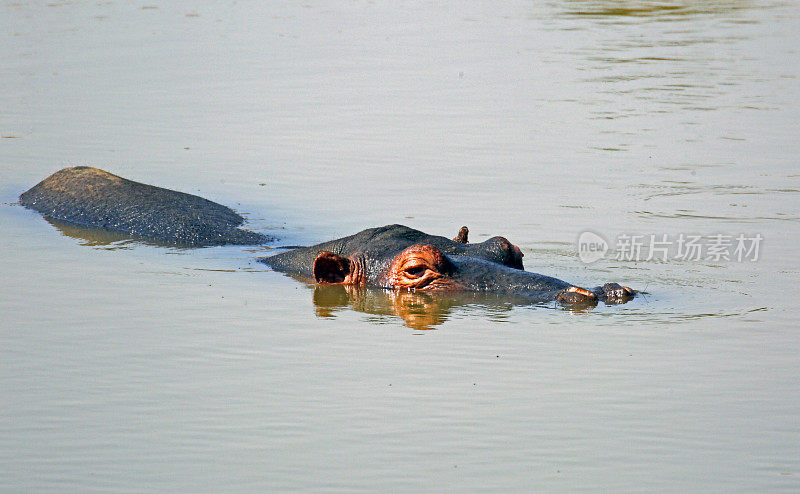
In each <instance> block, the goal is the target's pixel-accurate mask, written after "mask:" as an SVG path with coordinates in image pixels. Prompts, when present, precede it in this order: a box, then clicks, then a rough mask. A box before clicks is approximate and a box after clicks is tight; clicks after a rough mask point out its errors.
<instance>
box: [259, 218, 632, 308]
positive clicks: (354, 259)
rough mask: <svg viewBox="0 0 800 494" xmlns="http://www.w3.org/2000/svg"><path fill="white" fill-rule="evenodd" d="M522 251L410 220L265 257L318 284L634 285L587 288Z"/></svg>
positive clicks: (617, 289)
mask: <svg viewBox="0 0 800 494" xmlns="http://www.w3.org/2000/svg"><path fill="white" fill-rule="evenodd" d="M522 257H523V255H522V252H521V251H520V249H519V248H518V247H517V246H515V245H513V244H512V243H511V242H509V241H508V240H506V239H505V238H503V237H493V238H490V239H489V240H487V241H485V242H481V243H478V244H470V243H467V238H466V232H465V229H462V231H461V232H459V235H458V237H457V238H456V239H455V240H450V239H447V238H445V237H440V236H436V235H428V234H426V233H423V232H421V231H419V230H414V229H413V228H409V227H407V226H403V225H387V226H383V227H379V228H370V229H368V230H364V231H362V232H359V233H356V234H355V235H351V236H348V237H344V238H340V239H338V240H332V241H330V242H325V243H322V244H318V245H315V246H312V247H302V248H298V249H295V250H292V251H289V252H284V253H282V254H278V255H275V256H272V257H267V258H264V259H260V261H261V262H263V263H265V264H267V265H268V266H270V267H272V268H273V269H275V270H277V271H283V272H288V273H294V274H298V275H301V276H305V277H308V278H310V279H313V280H314V282H316V283H319V284H343V285H354V286H372V287H378V288H388V289H391V290H396V291H415V292H417V291H424V292H431V293H443V292H447V293H456V292H488V293H504V294H513V295H515V296H518V297H523V298H525V299H526V300H528V301H530V302H543V301H552V300H558V301H560V302H564V303H571V304H594V303H597V301H598V300H602V301H604V302H606V303H609V304H617V303H624V302H627V301H628V300H630V299H631V298H633V296H634V291H633V290H631V289H630V288H627V287H623V286H620V285H618V284H616V283H607V284H605V285H603V286H599V287H596V288H594V289H593V290H587V289H585V288H580V287H577V286H574V285H572V284H570V283H567V282H565V281H562V280H559V279H556V278H552V277H550V276H545V275H541V274H537V273H532V272H529V271H524V270H523V269H522Z"/></svg>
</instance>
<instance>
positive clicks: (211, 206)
mask: <svg viewBox="0 0 800 494" xmlns="http://www.w3.org/2000/svg"><path fill="white" fill-rule="evenodd" d="M20 204H22V205H23V206H25V207H28V208H31V209H34V210H36V211H38V212H40V213H42V214H43V215H44V216H45V217H48V218H53V219H56V220H60V221H66V222H70V223H75V224H77V225H81V226H84V227H92V228H103V229H107V230H111V231H116V232H121V233H125V234H129V235H131V236H133V237H136V238H142V239H149V240H156V241H159V242H162V243H167V244H173V245H182V246H192V247H202V246H210V245H224V244H237V245H258V244H264V243H266V242H269V241H271V240H274V239H273V238H272V237H269V236H267V235H263V234H260V233H254V232H250V231H247V230H243V229H241V228H239V226H240V225H242V223H243V222H244V219H243V218H242V217H241V216H240V215H238V214H237V213H235V212H234V211H233V210H231V209H230V208H228V207H226V206H222V205H220V204H217V203H214V202H212V201H209V200H207V199H203V198H201V197H198V196H195V195H191V194H185V193H182V192H176V191H172V190H169V189H164V188H161V187H155V186H152V185H146V184H142V183H138V182H133V181H131V180H126V179H124V178H121V177H118V176H116V175H113V174H111V173H108V172H106V171H103V170H100V169H97V168H91V167H86V166H77V167H72V168H65V169H63V170H60V171H58V172H56V173H54V174H53V175H51V176H50V177H48V178H46V179H45V180H43V181H42V182H40V183H39V184H38V185H36V186H34V187H33V188H31V189H30V190H28V191H27V192H25V193H23V194H22V195H21V196H20ZM467 234H468V230H467V229H466V227H462V229H461V231H460V232H459V234H458V236H457V237H456V238H455V239H453V240H450V239H447V238H445V237H439V236H435V235H428V234H426V233H423V232H421V231H419V230H414V229H412V228H409V227H406V226H403V225H388V226H384V227H380V228H370V229H368V230H364V231H362V232H359V233H356V234H355V235H351V236H349V237H344V238H340V239H338V240H332V241H330V242H325V243H322V244H318V245H315V246H312V247H300V248H296V249H294V250H291V251H288V252H284V253H281V254H278V255H275V256H272V257H267V258H263V259H260V261H261V262H263V263H265V264H266V265H268V266H270V267H272V268H273V269H274V270H276V271H281V272H286V273H293V274H297V275H300V276H306V277H309V278H311V279H313V280H314V281H315V282H316V283H317V284H341V285H345V286H355V287H366V286H372V287H379V288H386V289H391V290H395V291H414V292H416V291H420V292H430V293H442V292H450V293H453V292H481V293H500V294H513V295H514V296H516V297H524V298H525V299H526V300H529V301H536V302H541V301H553V300H558V301H561V302H563V303H568V304H590V305H591V304H595V303H597V301H598V300H602V301H605V302H606V303H621V302H626V301H628V300H629V299H631V298H632V297H633V296H634V292H633V290H631V289H630V288H626V287H622V286H620V285H617V284H616V283H609V284H606V285H604V286H602V287H597V288H595V289H593V290H586V289H583V288H579V287H576V286H573V285H571V284H569V283H567V282H565V281H561V280H559V279H556V278H551V277H549V276H544V275H540V274H536V273H531V272H528V271H524V270H523V268H522V257H523V255H522V252H521V251H520V250H519V248H518V247H517V246H515V245H513V244H511V243H510V242H509V241H508V240H506V239H505V238H503V237H493V238H491V239H489V240H487V241H485V242H481V243H477V244H470V243H468V239H467Z"/></svg>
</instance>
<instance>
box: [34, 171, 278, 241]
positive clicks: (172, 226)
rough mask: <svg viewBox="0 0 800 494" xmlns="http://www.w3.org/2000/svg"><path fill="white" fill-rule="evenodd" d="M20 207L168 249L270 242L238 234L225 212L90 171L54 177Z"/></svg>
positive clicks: (232, 216)
mask: <svg viewBox="0 0 800 494" xmlns="http://www.w3.org/2000/svg"><path fill="white" fill-rule="evenodd" d="M19 202H20V204H22V205H23V206H25V207H27V208H30V209H33V210H35V211H38V212H39V213H41V214H43V215H44V216H45V217H47V218H50V219H55V220H60V221H66V222H69V223H72V224H75V225H79V226H83V227H90V228H102V229H105V230H109V231H113V232H119V233H123V234H125V235H129V236H131V237H133V238H137V239H143V240H148V241H154V242H156V243H163V244H168V245H179V246H187V247H205V246H211V245H225V244H237V245H257V244H263V243H265V242H267V241H269V240H271V238H270V237H268V236H266V235H262V234H260V233H254V232H251V231H247V230H243V229H241V228H238V227H239V226H240V225H241V224H242V223H243V222H244V218H242V217H241V216H240V215H238V214H237V213H236V212H234V211H233V210H232V209H230V208H228V207H226V206H223V205H221V204H217V203H215V202H212V201H209V200H208V199H203V198H202V197H198V196H195V195H192V194H186V193H183V192H177V191H174V190H169V189H164V188H161V187H155V186H153V185H147V184H143V183H139V182H134V181H132V180H127V179H125V178H122V177H118V176H116V175H114V174H112V173H109V172H107V171H104V170H100V169H98V168H92V167H89V166H75V167H71V168H64V169H63V170H59V171H57V172H55V173H54V174H52V175H51V176H49V177H47V178H46V179H44V180H42V181H41V182H40V183H39V184H37V185H35V186H34V187H32V188H31V189H30V190H28V191H26V192H24V193H23V194H22V195H21V196H20V198H19Z"/></svg>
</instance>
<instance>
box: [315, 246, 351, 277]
mask: <svg viewBox="0 0 800 494" xmlns="http://www.w3.org/2000/svg"><path fill="white" fill-rule="evenodd" d="M313 273H314V280H315V281H316V282H317V283H344V282H345V280H347V278H348V276H349V275H350V259H347V258H346V257H342V256H340V255H339V254H334V253H333V252H320V253H319V255H317V258H316V259H314V269H313Z"/></svg>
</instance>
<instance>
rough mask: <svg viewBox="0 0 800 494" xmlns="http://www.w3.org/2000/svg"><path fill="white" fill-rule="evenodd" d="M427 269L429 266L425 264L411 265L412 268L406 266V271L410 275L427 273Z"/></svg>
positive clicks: (415, 276)
mask: <svg viewBox="0 0 800 494" xmlns="http://www.w3.org/2000/svg"><path fill="white" fill-rule="evenodd" d="M427 270H428V268H426V267H425V266H422V265H417V266H411V267H410V268H406V270H405V273H406V274H407V275H409V276H412V277H414V278H417V277H419V276H422V275H423V274H425V271H427Z"/></svg>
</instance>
